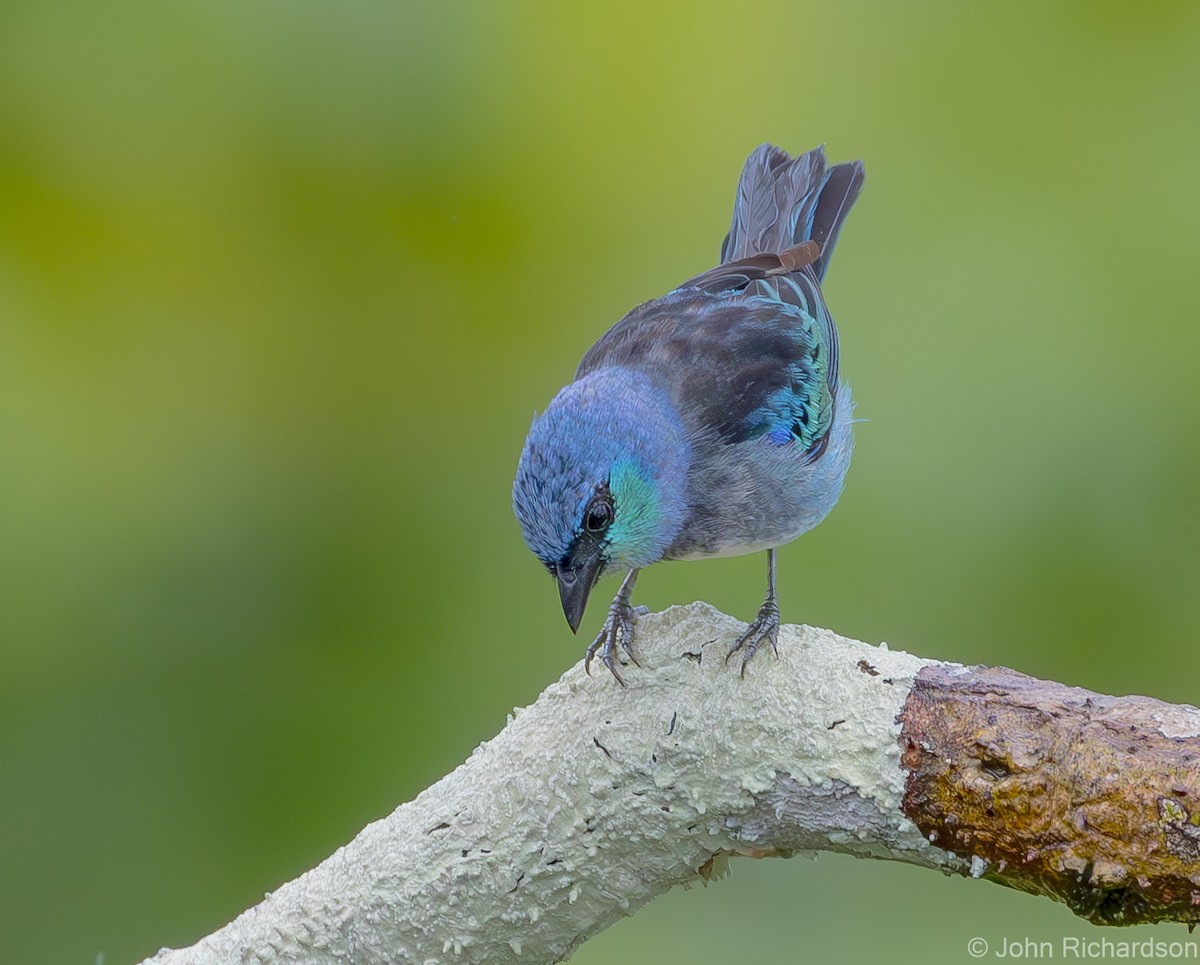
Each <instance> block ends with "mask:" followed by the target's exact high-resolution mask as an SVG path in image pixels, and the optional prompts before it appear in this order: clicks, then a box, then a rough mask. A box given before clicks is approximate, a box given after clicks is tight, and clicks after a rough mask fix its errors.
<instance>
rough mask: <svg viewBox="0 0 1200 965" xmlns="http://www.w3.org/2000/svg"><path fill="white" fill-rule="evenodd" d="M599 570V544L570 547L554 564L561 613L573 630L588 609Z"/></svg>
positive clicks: (600, 559) (577, 627) (601, 567)
mask: <svg viewBox="0 0 1200 965" xmlns="http://www.w3.org/2000/svg"><path fill="white" fill-rule="evenodd" d="M602 569H604V559H603V557H601V555H600V552H599V547H598V546H595V545H591V544H582V545H576V546H573V547H571V552H570V553H568V554H567V557H566V559H564V560H563V561H562V562H561V563H556V564H555V566H554V575H555V578H556V579H557V580H558V595H559V597H560V598H561V599H562V608H563V616H565V617H566V618H567V625H568V626H569V627H570V628H571V632H572V633H576V632H578V630H579V621H581V620H582V619H583V611H584V610H586V609H587V601H588V595H589V594H590V593H591V592H592V587H593V586H595V585H596V580H597V579H599V577H600V571H601V570H602Z"/></svg>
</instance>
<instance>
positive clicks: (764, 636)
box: [725, 600, 779, 677]
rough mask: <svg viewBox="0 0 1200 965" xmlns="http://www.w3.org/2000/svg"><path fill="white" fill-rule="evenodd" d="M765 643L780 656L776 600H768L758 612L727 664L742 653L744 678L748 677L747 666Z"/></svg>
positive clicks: (729, 655) (735, 645) (739, 638)
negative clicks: (738, 653) (737, 654)
mask: <svg viewBox="0 0 1200 965" xmlns="http://www.w3.org/2000/svg"><path fill="white" fill-rule="evenodd" d="M763 641H766V642H767V643H769V644H770V645H771V651H772V652H773V653H774V654H775V656H776V657H778V656H779V606H778V604H776V602H775V601H774V600H767V601H766V602H765V603H764V604H763V605H762V608H761V609H760V610H759V611H758V617H757V618H756V619H755V621H754V622H753V623H751V624H750V626H748V627H747V628H746V632H745V633H743V634H742V635H741V636H740V637H738V641H737V643H735V644H734V645H733V647H732V648H731V649H730V651H729V653H727V654H726V655H725V662H726V663H729V661H730V660H732V659H733V655H734V654H735V653H737V652H738V651H739V650H741V651H742V676H743V677H744V676H746V665H747V664H748V663H749V662H750V660H751V659H752V658H753V656H754V654H755V653H756V652H757V651H758V648H759V646H761V645H762V643H763Z"/></svg>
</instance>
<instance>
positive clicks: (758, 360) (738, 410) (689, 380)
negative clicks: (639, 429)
mask: <svg viewBox="0 0 1200 965" xmlns="http://www.w3.org/2000/svg"><path fill="white" fill-rule="evenodd" d="M819 307H820V309H821V310H823V309H824V303H823V302H820V303H819ZM823 334H824V330H823V326H822V325H821V324H820V322H819V321H818V320H817V318H816V317H815V316H814V315H812V314H811V313H809V312H806V311H802V310H801V309H799V308H798V307H797V306H796V305H794V304H792V303H791V302H787V301H783V300H780V299H778V298H772V297H768V296H766V295H753V296H738V297H730V296H729V295H728V294H725V295H720V294H713V293H710V292H706V291H702V290H700V289H696V288H683V289H679V290H677V291H674V292H672V293H671V294H669V295H667V296H665V297H663V298H660V299H656V300H655V301H652V302H647V303H646V304H645V305H642V306H640V307H638V308H635V309H634V310H633V311H632V312H630V313H629V314H628V315H626V316H625V318H623V319H622V320H621V321H620V322H618V323H617V324H616V325H614V326H613V327H612V328H611V329H609V331H608V332H607V333H606V334H605V335H604V336H603V337H602V338H601V339H600V340H599V341H598V342H597V343H596V344H595V345H593V346H592V348H591V349H589V351H588V353H587V354H586V355H585V356H584V357H583V361H582V362H581V363H580V366H579V373H578V375H579V376H584V375H586V374H587V373H588V372H591V371H593V370H594V369H597V368H601V367H605V366H613V365H617V366H623V367H626V368H632V369H636V370H638V371H643V372H647V373H649V374H651V375H652V377H653V378H654V380H655V382H656V383H657V384H659V385H662V386H663V387H664V388H665V389H666V390H667V391H668V392H669V393H670V394H671V396H672V398H673V399H674V401H675V403H676V405H678V407H679V411H680V413H681V415H682V416H683V418H684V420H685V422H687V423H688V424H689V425H691V426H692V427H694V428H695V429H697V430H700V431H703V432H706V433H710V434H713V435H715V436H716V437H717V438H718V439H719V440H720V441H721V442H723V443H725V444H729V445H732V444H735V443H739V442H745V441H747V440H750V439H755V438H758V437H760V436H768V437H769V438H770V439H771V441H772V442H775V443H778V444H780V445H783V444H795V445H797V446H798V447H800V448H801V449H802V450H803V451H804V452H805V453H807V454H808V455H809V456H810V457H812V458H815V457H816V456H818V455H820V453H821V452H822V451H823V449H824V446H825V438H826V436H827V434H828V432H829V427H830V425H831V424H832V421H833V399H834V395H833V391H832V390H831V389H830V382H829V380H828V378H827V374H828V373H827V368H828V365H829V363H830V351H829V346H828V344H827V343H826V342H825V341H824V339H823Z"/></svg>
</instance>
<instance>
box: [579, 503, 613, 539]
mask: <svg viewBox="0 0 1200 965" xmlns="http://www.w3.org/2000/svg"><path fill="white" fill-rule="evenodd" d="M612 521H613V507H612V503H610V502H609V501H608V500H607V499H603V498H598V499H593V500H592V502H591V503H590V504H589V505H588V508H587V512H585V513H584V514H583V527H584V529H586V530H587V531H588V532H589V533H603V532H604V531H605V530H606V529H608V527H609V525H611V523H612Z"/></svg>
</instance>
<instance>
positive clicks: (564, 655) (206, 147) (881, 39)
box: [0, 0, 1200, 965]
mask: <svg viewBox="0 0 1200 965" xmlns="http://www.w3.org/2000/svg"><path fill="white" fill-rule="evenodd" d="M1198 97H1200V6H1198V5H1196V4H1193V3H1185V2H1178V3H1158V4H1132V3H1129V4H1118V3H1107V4H1104V3H1077V4H1071V3H1060V4H1053V3H1051V4H1047V3H1042V2H1038V3H1010V4H963V3H906V4H883V3H870V4H868V3H845V2H837V3H817V4H814V3H794V2H778V3H766V4H763V3H751V4H749V5H746V4H737V5H732V4H711V3H700V4H691V5H687V6H684V5H678V6H676V5H655V4H647V3H645V2H637V3H625V2H621V3H613V4H608V5H604V6H603V7H598V6H596V5H580V4H553V3H544V4H536V3H509V4H504V3H478V4H471V3H463V2H450V3H443V4H437V5H434V4H418V3H414V2H400V3H396V2H390V3H382V2H380V3H345V4H330V3H318V2H311V0H305V2H300V0H288V2H282V0H255V2H249V3H248V2H244V0H203V2H198V0H193V2H179V3H171V4H160V3H151V2H147V0H125V2H120V0H113V2H103V3H89V2H84V0H37V2H34V0H8V2H6V3H4V4H3V5H0V449H2V454H0V774H2V775H3V777H2V779H0V961H3V962H5V963H9V962H11V963H17V965H25V963H30V965H33V963H43V962H45V963H87V965H91V963H93V962H95V961H97V956H98V955H100V954H103V956H104V961H105V962H106V963H109V965H111V963H117V962H129V961H132V960H135V959H138V958H140V957H142V956H143V955H146V954H149V953H151V952H153V951H154V950H155V949H157V948H158V947H159V946H161V945H182V944H188V943H190V942H192V941H193V940H195V939H196V938H197V937H199V936H200V935H202V934H204V933H206V932H208V931H209V930H211V929H212V928H214V927H216V926H218V925H220V924H222V923H223V922H225V921H226V920H227V919H228V918H230V917H231V916H233V915H234V914H236V913H237V912H239V911H241V910H242V909H243V908H244V907H246V906H247V905H249V904H251V903H253V902H254V901H256V900H257V899H259V898H260V897H261V896H262V894H263V893H264V892H265V891H268V890H270V889H272V888H274V887H275V886H276V885H278V884H279V883H280V882H282V881H285V880H288V879H290V878H292V877H293V876H295V875H296V874H298V873H300V872H301V871H303V870H305V869H306V868H308V867H310V866H311V865H313V864H314V863H316V862H318V861H319V860H320V859H322V858H323V857H325V856H326V855H327V854H328V853H330V852H331V851H332V850H333V849H335V848H336V847H337V846H338V845H339V844H342V843H343V842H345V841H346V840H348V839H349V838H350V837H351V836H352V835H353V834H354V833H355V831H356V830H357V829H358V828H359V827H361V826H362V825H363V824H365V823H367V822H368V821H370V820H372V819H375V818H377V817H380V816H381V815H383V814H386V813H387V812H388V811H390V810H391V809H392V808H393V807H394V806H395V805H396V804H398V803H399V802H401V801H403V800H406V799H408V798H410V797H412V796H413V795H415V794H416V793H417V792H419V791H420V790H421V788H423V787H424V786H426V785H427V784H429V783H430V782H432V781H433V780H435V779H436V778H437V777H439V776H440V775H441V774H443V773H444V772H446V771H448V770H449V769H451V768H452V767H454V766H455V765H456V764H458V763H459V762H460V761H461V760H462V759H463V758H464V757H465V756H466V755H467V754H468V753H469V752H470V751H471V749H472V748H473V747H474V746H475V744H476V743H477V742H479V741H480V740H482V739H485V738H487V737H489V736H491V735H492V734H493V733H495V732H496V731H497V730H498V729H499V728H500V727H501V726H503V724H504V719H505V714H506V713H507V712H508V711H509V710H510V709H511V708H512V707H513V706H514V705H521V704H525V703H528V702H529V701H531V700H532V699H533V698H534V697H535V696H536V695H537V693H538V692H539V691H540V690H541V689H542V687H543V686H545V685H546V684H547V683H548V682H550V681H552V680H554V679H555V678H556V677H557V676H558V674H559V673H561V672H562V670H564V669H565V668H566V667H567V666H568V665H570V664H571V663H572V662H574V661H575V660H577V659H578V658H579V657H580V655H581V651H582V646H583V643H584V638H585V637H586V636H587V634H589V633H592V632H595V629H596V625H597V624H598V622H599V620H600V609H601V608H593V611H594V612H592V613H591V614H590V615H589V618H588V620H587V621H586V622H585V626H584V627H583V629H582V630H581V634H580V639H576V638H573V637H572V636H571V635H570V633H569V632H568V631H567V628H566V627H565V626H564V623H563V619H562V614H561V612H560V609H559V605H558V601H557V598H556V594H555V592H554V590H553V587H552V586H551V585H550V584H549V583H548V582H547V581H546V579H545V576H544V574H543V573H542V572H541V569H540V567H539V566H538V565H537V564H536V562H535V561H534V560H533V558H532V556H530V555H529V554H528V552H527V551H526V550H525V548H524V546H523V545H522V543H521V539H520V536H519V533H518V530H517V526H516V523H515V521H514V520H513V518H512V515H511V511H510V509H509V487H510V483H511V476H512V472H513V469H514V467H515V463H516V459H517V455H518V452H519V450H520V446H521V443H522V440H523V438H524V433H525V430H526V428H527V427H528V424H529V420H530V417H531V414H532V412H533V411H534V409H535V408H538V407H541V406H543V405H544V404H545V402H546V401H547V399H548V398H549V397H550V396H551V395H552V394H553V392H554V391H555V390H556V389H557V388H558V387H559V386H560V385H561V384H562V383H563V382H564V381H566V380H567V379H568V378H569V377H570V375H571V373H572V371H573V367H574V365H575V363H576V361H577V360H578V358H579V356H580V355H581V354H582V352H583V351H584V350H585V349H586V348H587V346H588V345H589V344H590V343H591V342H592V340H594V339H595V338H596V337H597V336H599V335H600V333H601V332H602V331H603V330H604V329H605V328H606V327H607V326H608V325H609V324H611V323H612V322H614V321H615V320H616V319H617V318H619V317H620V316H621V315H622V314H623V313H624V312H625V311H626V310H627V309H629V308H630V307H632V306H633V305H634V304H636V303H638V302H640V301H643V300H645V299H647V298H650V297H653V296H656V295H658V294H661V293H663V292H664V291H666V290H667V289H668V288H670V287H672V286H673V285H674V284H675V283H677V282H679V281H680V280H682V279H684V278H686V277H688V276H689V275H692V274H695V273H696V272H698V271H701V270H703V269H705V268H708V267H710V266H711V265H712V264H713V261H714V259H715V256H716V253H717V249H718V245H719V243H720V240H721V237H722V235H723V232H724V230H725V227H726V225H727V220H728V216H729V211H730V207H731V203H732V198H733V188H734V184H735V180H736V178H737V175H738V172H739V169H740V165H741V163H742V161H743V159H744V157H745V155H746V154H747V153H748V152H749V151H750V150H751V149H752V148H753V147H754V146H755V145H757V144H759V143H760V142H762V141H764V140H771V141H774V142H776V143H779V144H781V145H783V146H785V147H787V148H789V149H791V150H793V151H799V150H803V149H805V148H808V147H811V146H813V145H815V144H817V143H821V142H825V143H827V144H828V146H829V151H830V154H831V156H832V158H834V159H837V160H841V159H847V158H855V157H862V158H864V159H865V160H866V163H867V169H868V172H869V176H868V187H867V191H866V194H865V195H864V196H863V199H862V201H861V202H860V206H859V208H858V210H856V211H855V213H854V215H853V217H852V218H851V220H850V223H849V227H848V229H847V231H846V233H845V235H844V236H843V241H842V244H841V246H840V248H839V250H838V256H837V259H836V263H835V265H834V267H833V270H832V272H831V273H830V278H829V282H828V285H827V293H828V296H829V299H830V302H831V305H832V306H833V310H834V314H835V315H836V317H837V319H838V321H839V323H840V326H841V329H842V339H843V368H844V372H845V375H846V377H847V378H848V379H849V380H850V381H851V382H852V384H853V386H854V391H855V396H856V398H857V399H858V403H859V409H858V411H859V414H860V415H862V416H864V417H866V418H869V419H870V420H871V421H870V422H869V423H867V424H864V425H862V426H860V427H859V430H858V448H857V451H856V456H855V463H854V466H853V467H852V469H851V473H850V477H849V480H848V485H847V489H846V493H845V496H844V498H843V499H842V502H841V504H840V505H839V507H838V508H837V510H836V511H835V512H834V513H833V514H832V516H831V517H830V519H829V520H828V521H827V522H826V523H825V524H824V525H823V526H821V527H820V528H819V529H818V530H817V531H815V532H813V533H812V534H810V535H808V536H806V537H805V538H804V539H803V540H801V541H800V542H799V543H797V544H795V545H794V546H792V547H790V548H788V549H787V550H786V551H784V553H783V555H782V561H781V565H782V569H781V595H782V599H783V606H784V617H785V619H786V620H789V621H805V622H812V623H816V624H819V625H823V626H830V627H833V628H835V629H837V630H839V631H840V632H842V633H845V634H848V635H852V636H857V637H860V638H862V639H865V640H869V641H878V640H881V639H884V640H887V641H888V642H889V643H890V644H891V645H892V646H893V647H902V648H905V649H911V650H914V651H916V652H918V653H921V654H924V655H927V656H932V657H942V658H946V659H952V660H958V661H964V662H987V663H1002V664H1008V665H1012V666H1015V667H1018V668H1020V669H1022V670H1025V671H1027V672H1030V673H1034V674H1038V675H1042V676H1048V677H1055V678H1059V679H1063V680H1066V681H1069V682H1072V683H1076V684H1081V685H1084V686H1087V687H1091V688H1095V689H1098V690H1102V691H1107V692H1117V693H1127V692H1138V693H1149V694H1153V695H1156V696H1159V697H1162V698H1165V699H1167V700H1173V701H1191V702H1196V701H1197V700H1198V699H1200V686H1198V683H1200V674H1198V671H1197V660H1196V655H1197V652H1196V646H1195V633H1194V623H1195V614H1194V611H1195V607H1196V603H1197V594H1196V589H1197V586H1198V585H1200V561H1198V554H1197V545H1198V543H1200V496H1198V493H1200V445H1198V444H1197V443H1198V441H1200V440H1198V439H1197V431H1196V430H1197V424H1198V420H1197V410H1198V409H1200V377H1198V373H1197V366H1198V363H1200V334H1198V326H1197V322H1196V315H1197V312H1196V300H1195V291H1196V286H1195V281H1196V278H1197V258H1198V256H1200V235H1198V227H1197V226H1198V225H1200V187H1198V183H1197V179H1196V176H1195V171H1196V168H1197V153H1198V151H1200V125H1198V124H1197V106H1196V105H1197V103H1198ZM762 570H763V563H762V559H761V558H759V557H753V558H745V559H733V560H719V561H713V562H706V563H688V564H678V565H672V566H664V567H662V568H661V569H655V570H653V571H652V572H650V573H649V574H648V575H647V576H646V577H645V578H644V579H643V581H642V584H641V585H640V586H639V588H638V591H639V593H638V595H639V600H640V602H642V603H645V604H648V605H649V606H651V607H653V608H656V609H657V608H661V607H664V606H666V605H668V604H671V603H674V602H687V601H690V600H693V599H697V598H703V599H706V600H709V601H710V602H712V603H714V604H715V605H717V606H719V607H721V608H723V609H725V610H727V611H729V612H732V613H734V614H737V615H740V616H742V617H743V618H748V617H749V616H751V615H752V614H753V612H754V610H755V608H756V607H757V605H758V603H759V601H760V595H761V591H762V580H763V575H762ZM1092 931H1094V930H1093V929H1090V928H1089V926H1087V925H1086V924H1085V923H1083V922H1082V921H1080V920H1078V919H1075V918H1074V917H1073V916H1071V914H1070V913H1069V912H1067V911H1066V910H1065V909H1064V908H1062V907H1060V906H1056V905H1052V904H1050V903H1049V902H1046V901H1040V900H1036V899H1033V898H1029V897H1026V896H1023V895H1019V894H1016V893H1013V892H1009V891H1007V890H1005V889H1001V888H997V887H995V886H994V885H990V884H986V883H981V882H975V881H969V880H961V879H944V878H942V877H940V876H937V875H933V874H930V873H929V872H923V871H917V870H914V869H911V868H907V867H901V866H894V865H888V864H882V863H865V862H855V861H851V860H849V859H841V858H837V857H828V856H826V857H823V858H822V859H821V860H820V861H819V862H817V863H815V864H814V863H811V862H807V861H791V862H783V861H760V862H752V861H749V860H743V861H740V862H735V863H734V874H733V875H732V877H731V878H730V879H729V880H726V881H722V882H720V883H719V884H716V885H715V886H711V887H709V888H706V889H693V890H692V891H689V892H686V893H685V892H682V891H677V892H674V893H672V894H670V895H668V896H667V897H665V898H663V899H661V900H660V901H658V902H656V903H655V904H653V905H651V906H649V907H648V908H646V909H645V910H643V911H642V912H641V913H640V914H639V915H637V916H636V917H635V918H633V919H630V920H626V921H624V922H622V923H620V924H618V925H617V926H615V927H614V928H612V929H611V930H609V931H608V932H606V933H605V934H603V935H601V936H599V937H598V938H597V939H595V940H594V941H593V942H591V943H589V944H588V945H587V946H585V947H584V948H583V949H582V950H581V952H580V953H579V955H578V956H577V958H576V960H577V961H580V962H586V963H599V962H607V961H614V960H618V959H619V960H621V961H623V962H630V963H636V962H659V961H662V960H689V961H692V962H695V963H706V962H723V961H728V960H730V959H732V958H735V957H736V958H739V959H747V958H756V959H758V960H762V961H801V960H807V961H836V960H843V959H847V960H861V961H871V960H875V959H874V956H882V955H886V958H887V960H889V961H895V962H935V963H936V962H955V963H959V962H964V961H967V960H969V956H968V955H967V953H966V950H965V946H966V942H967V940H968V939H969V938H971V937H972V936H976V935H978V936H981V937H984V938H985V939H987V940H989V941H991V942H993V944H996V943H998V942H999V940H1000V939H1001V938H1003V937H1009V938H1016V939H1021V938H1023V937H1026V936H1029V937H1033V938H1035V939H1050V940H1054V941H1057V939H1058V937H1059V936H1061V935H1064V934H1069V935H1076V934H1086V933H1088V932H1092ZM1105 934H1107V935H1109V936H1110V937H1125V938H1128V937H1133V936H1132V935H1130V934H1128V933H1125V934H1122V935H1120V936H1117V935H1115V934H1114V933H1111V932H1106V933H1105ZM1152 934H1153V935H1154V936H1155V937H1162V938H1169V939H1176V938H1185V937H1186V933H1185V932H1184V931H1183V929H1182V927H1175V926H1160V927H1159V928H1158V929H1156V930H1154V931H1153V932H1152Z"/></svg>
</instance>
